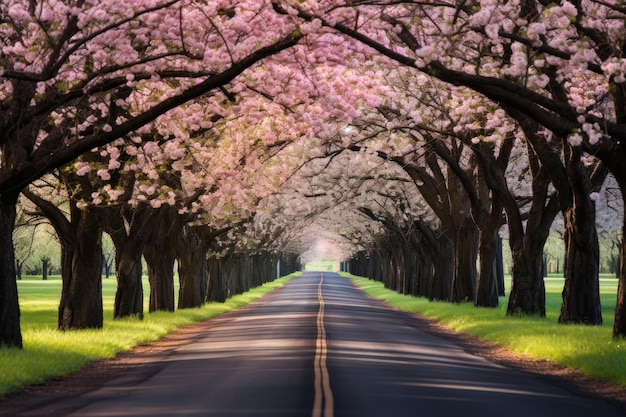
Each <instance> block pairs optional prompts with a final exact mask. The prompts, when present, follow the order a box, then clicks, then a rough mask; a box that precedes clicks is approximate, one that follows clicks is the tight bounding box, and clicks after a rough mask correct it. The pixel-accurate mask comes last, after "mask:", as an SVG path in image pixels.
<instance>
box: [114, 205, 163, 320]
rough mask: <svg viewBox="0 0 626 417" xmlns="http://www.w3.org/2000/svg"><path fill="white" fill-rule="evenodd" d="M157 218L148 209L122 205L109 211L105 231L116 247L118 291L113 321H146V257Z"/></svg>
mask: <svg viewBox="0 0 626 417" xmlns="http://www.w3.org/2000/svg"><path fill="white" fill-rule="evenodd" d="M153 214H154V212H153V210H152V209H151V208H148V207H147V206H143V205H140V206H137V207H130V206H128V205H119V206H115V207H108V208H106V209H105V215H104V216H103V217H104V219H105V231H106V232H107V233H108V234H109V236H110V237H111V240H112V241H113V245H114V246H115V274H116V279H117V290H116V292H115V305H114V307H113V317H114V318H123V317H131V316H137V317H139V318H143V314H144V311H143V310H144V291H143V282H142V275H143V270H142V268H143V267H142V253H143V248H144V245H145V244H146V239H147V236H148V234H147V233H146V230H147V229H149V230H151V229H152V227H153V224H151V223H150V221H151V220H152V217H151V216H152V215H153Z"/></svg>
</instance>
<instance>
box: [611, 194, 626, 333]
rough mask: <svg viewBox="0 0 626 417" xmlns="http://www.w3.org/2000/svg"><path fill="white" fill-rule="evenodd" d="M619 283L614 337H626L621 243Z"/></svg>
mask: <svg viewBox="0 0 626 417" xmlns="http://www.w3.org/2000/svg"><path fill="white" fill-rule="evenodd" d="M625 193H626V190H624V189H622V200H623V202H624V204H625V205H624V207H626V194H625ZM624 236H626V216H625V218H624V224H623V227H622V239H623V238H624ZM620 259H621V262H619V283H618V285H617V304H616V306H615V322H614V323H613V338H626V262H624V261H625V260H626V244H624V243H622V244H621V245H620Z"/></svg>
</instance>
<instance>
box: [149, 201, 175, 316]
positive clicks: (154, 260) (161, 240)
mask: <svg viewBox="0 0 626 417" xmlns="http://www.w3.org/2000/svg"><path fill="white" fill-rule="evenodd" d="M151 213H152V214H153V217H152V218H151V220H150V222H149V223H148V225H149V227H151V229H152V230H151V231H152V233H151V235H150V236H149V237H148V238H147V239H146V246H145V247H144V249H143V255H144V258H145V259H146V263H147V264H148V281H149V282H150V306H149V311H150V312H153V311H174V262H175V261H176V246H177V243H178V237H179V235H180V233H181V230H182V227H183V224H184V220H183V218H182V217H181V216H180V215H179V214H178V211H177V210H176V208H175V207H171V206H163V207H161V208H159V209H152V211H151Z"/></svg>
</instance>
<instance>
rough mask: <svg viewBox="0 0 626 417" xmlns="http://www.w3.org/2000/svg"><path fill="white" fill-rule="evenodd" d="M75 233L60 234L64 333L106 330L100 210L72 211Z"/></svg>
mask: <svg viewBox="0 0 626 417" xmlns="http://www.w3.org/2000/svg"><path fill="white" fill-rule="evenodd" d="M72 224H73V228H72V230H73V232H74V233H73V234H72V235H70V236H68V235H67V234H60V235H59V239H60V240H61V251H62V256H61V275H62V279H63V285H62V290H61V301H60V303H59V322H58V326H59V329H60V330H68V329H90V328H96V329H99V328H102V326H103V324H104V318H103V311H102V225H101V223H100V216H99V214H98V213H97V210H95V209H93V208H86V209H83V210H78V209H76V210H72Z"/></svg>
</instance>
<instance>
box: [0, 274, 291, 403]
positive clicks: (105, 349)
mask: <svg viewBox="0 0 626 417" xmlns="http://www.w3.org/2000/svg"><path fill="white" fill-rule="evenodd" d="M294 275H295V274H294ZM294 275H289V276H287V277H283V278H280V279H278V280H276V281H274V282H271V283H267V284H265V285H263V286H261V287H258V288H254V289H252V290H251V291H249V292H247V293H245V294H240V295H236V296H234V297H232V298H230V299H229V300H227V301H226V303H209V304H206V305H205V306H203V307H202V308H193V309H184V310H177V311H176V312H175V313H168V312H158V313H150V314H145V315H144V319H143V320H139V319H137V318H129V319H123V320H113V301H114V298H115V287H116V281H115V278H109V279H103V280H102V289H103V302H104V328H103V329H100V330H73V331H65V332H61V331H58V330H57V309H58V305H59V299H60V294H61V280H60V278H59V277H55V276H53V277H50V279H49V280H47V281H42V280H41V277H24V279H22V280H21V281H18V291H19V298H20V309H21V314H22V319H21V325H22V336H23V339H24V349H0V369H2V372H0V395H3V394H6V393H8V392H10V391H13V390H15V389H17V388H20V387H21V386H23V385H27V384H34V383H39V382H42V381H44V380H46V379H49V378H52V377H56V376H60V375H65V374H68V373H70V372H72V371H76V370H78V369H80V368H82V367H84V366H86V365H87V364H89V363H91V362H93V361H95V360H98V359H103V358H112V357H114V356H115V355H116V354H117V353H119V352H122V351H126V350H130V349H132V348H133V347H134V346H137V345H140V344H144V343H147V342H151V341H154V340H157V339H159V338H161V337H163V336H165V335H166V334H168V333H170V332H172V331H173V330H175V329H176V328H178V327H181V326H184V325H187V324H191V323H194V322H198V321H201V320H205V319H207V318H210V317H214V316H217V315H219V314H222V313H225V312H227V311H230V310H232V309H234V308H237V307H241V306H243V305H246V304H248V303H250V302H252V301H254V300H256V299H258V298H260V297H261V296H263V295H264V294H266V293H268V292H270V291H272V290H274V289H276V288H279V287H281V286H282V285H284V284H285V282H286V281H287V280H288V279H289V278H291V277H293V276H294ZM148 288H149V287H148V282H147V279H145V280H144V293H145V294H146V297H147V295H148V293H149V291H148V290H147V289H148ZM176 291H178V288H176ZM144 305H145V306H146V307H145V308H147V306H148V300H147V298H146V300H145V304H144Z"/></svg>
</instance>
